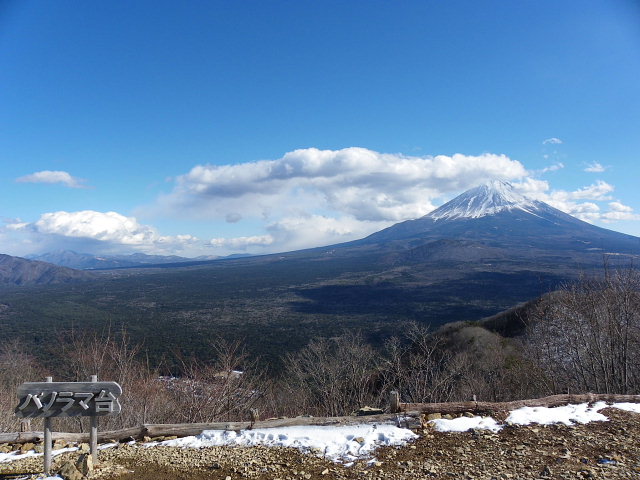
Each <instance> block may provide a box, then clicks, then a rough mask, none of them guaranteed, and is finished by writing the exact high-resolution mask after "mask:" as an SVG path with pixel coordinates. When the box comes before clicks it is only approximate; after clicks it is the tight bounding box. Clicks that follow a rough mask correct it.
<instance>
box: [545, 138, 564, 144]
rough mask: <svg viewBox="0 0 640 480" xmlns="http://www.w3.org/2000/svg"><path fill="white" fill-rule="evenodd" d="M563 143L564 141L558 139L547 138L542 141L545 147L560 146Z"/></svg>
mask: <svg viewBox="0 0 640 480" xmlns="http://www.w3.org/2000/svg"><path fill="white" fill-rule="evenodd" d="M561 143H562V140H560V139H559V138H556V137H551V138H547V139H545V140H543V141H542V144H543V145H559V144H561Z"/></svg>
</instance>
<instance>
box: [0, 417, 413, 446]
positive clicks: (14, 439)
mask: <svg viewBox="0 0 640 480" xmlns="http://www.w3.org/2000/svg"><path fill="white" fill-rule="evenodd" d="M376 423H377V424H380V423H395V424H397V425H399V426H402V427H404V428H419V427H420V425H421V423H420V414H419V413H413V414H412V413H403V414H401V415H397V414H383V415H367V416H364V417H354V416H350V417H295V418H274V419H270V420H262V421H256V422H215V423H183V424H146V425H142V426H139V427H132V428H126V429H123V430H116V431H111V432H98V441H99V442H101V443H103V442H109V441H116V442H117V441H121V440H125V439H128V438H135V439H142V438H144V437H152V438H153V437H170V436H176V437H186V436H190V435H199V434H201V433H202V432H203V431H205V430H227V431H230V430H233V431H240V430H248V429H256V428H276V427H291V426H342V425H359V424H376ZM43 438H44V434H43V433H42V432H16V433H0V443H29V442H31V443H36V442H39V441H42V439H43ZM52 438H53V441H54V442H55V441H56V440H62V441H64V442H68V443H86V442H88V441H89V434H88V433H64V432H53V434H52Z"/></svg>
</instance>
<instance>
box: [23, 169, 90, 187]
mask: <svg viewBox="0 0 640 480" xmlns="http://www.w3.org/2000/svg"><path fill="white" fill-rule="evenodd" d="M16 182H19V183H60V184H62V185H64V186H66V187H69V188H86V186H85V185H84V182H85V181H84V180H83V179H81V178H77V177H73V176H71V175H70V174H69V173H67V172H63V171H60V170H42V171H40V172H35V173H32V174H30V175H25V176H23V177H20V178H17V179H16Z"/></svg>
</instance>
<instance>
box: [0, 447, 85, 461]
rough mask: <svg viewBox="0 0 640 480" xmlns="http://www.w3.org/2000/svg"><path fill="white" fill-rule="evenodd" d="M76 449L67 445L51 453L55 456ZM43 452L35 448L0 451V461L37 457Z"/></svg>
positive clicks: (76, 448)
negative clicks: (7, 451)
mask: <svg viewBox="0 0 640 480" xmlns="http://www.w3.org/2000/svg"><path fill="white" fill-rule="evenodd" d="M76 450H78V447H69V448H59V449H57V450H52V451H51V455H52V456H54V457H55V456H56V455H60V454H62V453H66V452H75V451H76ZM42 455H44V453H36V452H35V450H29V451H28V452H25V453H20V452H19V451H18V452H10V453H0V463H6V462H13V461H15V460H20V459H22V458H27V457H38V456H42Z"/></svg>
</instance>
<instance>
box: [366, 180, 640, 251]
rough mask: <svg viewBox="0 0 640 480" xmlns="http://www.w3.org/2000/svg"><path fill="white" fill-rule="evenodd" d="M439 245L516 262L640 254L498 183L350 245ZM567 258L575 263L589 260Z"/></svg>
mask: <svg viewBox="0 0 640 480" xmlns="http://www.w3.org/2000/svg"><path fill="white" fill-rule="evenodd" d="M442 239H453V240H456V241H458V242H459V241H471V242H480V243H484V244H485V245H488V246H491V247H492V248H494V247H498V248H502V249H503V250H504V251H505V252H508V255H509V256H516V257H517V256H519V255H521V254H522V253H527V254H529V253H531V251H532V250H531V249H532V248H533V247H535V248H536V249H538V253H540V252H541V251H545V252H548V253H553V254H555V253H557V252H558V251H563V252H570V255H571V256H573V252H579V254H580V255H583V254H594V253H595V254H597V255H599V256H600V258H599V260H598V261H599V262H601V261H602V257H601V256H602V253H611V252H613V253H629V254H634V255H637V254H640V239H639V238H637V237H632V236H630V235H624V234H622V233H618V232H614V231H611V230H606V229H604V228H600V227H596V226H595V225H591V224H589V223H586V222H583V221H582V220H579V219H577V218H575V217H572V216H571V215H568V214H566V213H564V212H562V211H560V210H558V209H557V208H554V207H552V206H551V205H548V204H546V203H544V202H541V201H538V200H532V199H529V198H526V197H524V196H522V195H520V194H519V193H517V192H516V191H515V190H514V189H513V186H512V185H511V184H509V183H507V182H502V181H499V180H493V181H490V182H487V183H485V184H483V185H480V186H478V187H475V188H472V189H470V190H467V191H466V192H464V193H462V194H460V195H458V196H457V197H455V198H454V199H453V200H451V201H449V202H447V203H445V204H444V205H442V206H441V207H439V208H437V209H435V210H434V211H432V212H431V213H429V214H427V215H425V216H424V217H421V218H418V219H416V220H407V221H405V222H401V223H398V224H396V225H393V226H391V227H389V228H386V229H384V230H381V231H379V232H376V233H374V234H372V235H370V236H369V237H367V238H365V239H363V240H360V241H358V242H354V243H356V244H358V243H360V244H371V243H376V244H378V245H384V244H386V243H387V242H398V241H401V242H403V241H404V242H409V243H410V246H411V248H413V247H416V246H418V243H417V242H425V243H426V242H433V241H436V240H442ZM396 246H399V245H398V244H396ZM565 254H566V253H565ZM445 257H446V255H445ZM567 258H569V257H567ZM571 258H572V260H571V261H572V262H573V263H576V262H578V263H583V262H584V261H586V260H588V259H585V258H576V257H571ZM594 261H595V260H594Z"/></svg>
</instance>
